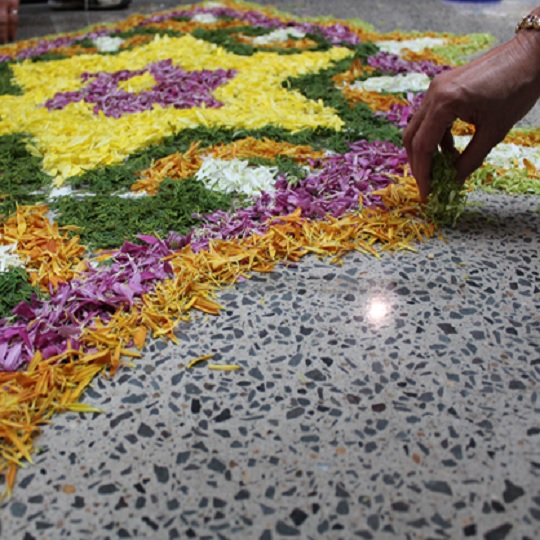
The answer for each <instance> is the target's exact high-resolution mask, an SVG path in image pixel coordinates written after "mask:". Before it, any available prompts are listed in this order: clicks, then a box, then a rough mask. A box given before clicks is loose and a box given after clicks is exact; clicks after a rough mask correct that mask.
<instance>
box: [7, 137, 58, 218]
mask: <svg viewBox="0 0 540 540" xmlns="http://www.w3.org/2000/svg"><path fill="white" fill-rule="evenodd" d="M26 140H27V137H26V136H25V135H22V134H16V135H4V136H3V137H0V222H1V221H2V219H3V218H5V217H6V216H8V215H10V214H11V213H13V212H14V211H15V208H16V206H17V204H19V205H24V204H35V203H36V202H37V201H39V200H41V199H42V198H43V196H42V195H39V194H37V193H36V192H37V191H39V190H42V189H43V188H44V187H45V186H46V185H48V183H49V181H50V179H49V177H48V176H47V175H46V174H45V173H44V172H43V171H42V169H41V159H40V158H38V157H36V156H33V155H32V154H31V153H30V152H28V150H27V149H26Z"/></svg>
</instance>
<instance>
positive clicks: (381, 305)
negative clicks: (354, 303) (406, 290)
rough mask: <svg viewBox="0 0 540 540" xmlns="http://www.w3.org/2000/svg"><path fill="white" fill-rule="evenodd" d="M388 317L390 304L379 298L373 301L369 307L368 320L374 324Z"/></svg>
mask: <svg viewBox="0 0 540 540" xmlns="http://www.w3.org/2000/svg"><path fill="white" fill-rule="evenodd" d="M386 315H388V304H387V303H386V302H384V301H383V300H381V299H379V298H375V299H373V300H372V301H371V302H370V303H369V305H368V312H367V316H368V318H369V319H370V320H371V321H373V322H378V321H381V320H382V319H384V318H385V317H386Z"/></svg>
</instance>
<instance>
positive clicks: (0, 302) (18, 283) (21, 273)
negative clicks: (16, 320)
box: [0, 268, 39, 319]
mask: <svg viewBox="0 0 540 540" xmlns="http://www.w3.org/2000/svg"><path fill="white" fill-rule="evenodd" d="M38 293H39V291H38V289H36V288H35V287H32V285H30V283H29V282H28V275H27V273H26V271H25V270H24V269H22V268H12V269H10V270H8V271H7V272H0V319H2V318H5V317H10V316H12V315H13V313H12V311H13V308H14V307H15V306H16V305H18V304H20V303H21V302H23V301H28V300H30V299H31V297H32V294H38Z"/></svg>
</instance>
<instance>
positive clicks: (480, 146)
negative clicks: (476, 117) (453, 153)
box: [455, 129, 501, 181]
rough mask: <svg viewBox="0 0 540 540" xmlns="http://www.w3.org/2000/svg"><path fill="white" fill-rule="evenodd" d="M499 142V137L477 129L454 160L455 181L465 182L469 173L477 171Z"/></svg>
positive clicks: (485, 130)
mask: <svg viewBox="0 0 540 540" xmlns="http://www.w3.org/2000/svg"><path fill="white" fill-rule="evenodd" d="M500 140H501V138H500V137H498V136H494V135H493V134H490V133H489V130H488V129H477V131H476V133H475V134H474V135H473V138H472V139H471V141H470V142H469V144H468V145H467V148H465V150H463V152H462V153H461V155H460V156H459V157H458V158H457V159H456V162H455V166H456V171H457V180H459V181H465V179H466V178H467V177H468V176H469V175H470V174H471V173H473V172H474V171H475V170H476V169H478V167H480V166H481V165H482V163H483V162H484V159H485V158H486V156H487V155H488V154H489V153H490V152H491V150H492V148H493V147H494V146H495V145H496V144H497V143H498V142H499V141H500Z"/></svg>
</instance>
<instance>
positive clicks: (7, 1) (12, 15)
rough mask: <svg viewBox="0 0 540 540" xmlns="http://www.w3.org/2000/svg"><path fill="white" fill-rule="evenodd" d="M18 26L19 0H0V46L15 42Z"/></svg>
mask: <svg viewBox="0 0 540 540" xmlns="http://www.w3.org/2000/svg"><path fill="white" fill-rule="evenodd" d="M18 25H19V0H0V44H4V43H8V42H9V41H14V40H15V35H16V34H17V26H18Z"/></svg>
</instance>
